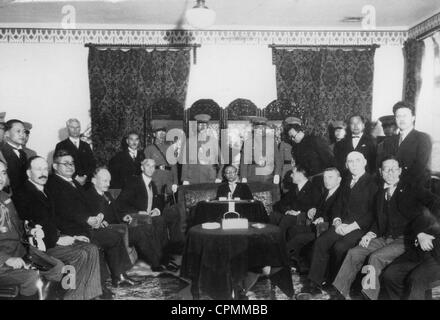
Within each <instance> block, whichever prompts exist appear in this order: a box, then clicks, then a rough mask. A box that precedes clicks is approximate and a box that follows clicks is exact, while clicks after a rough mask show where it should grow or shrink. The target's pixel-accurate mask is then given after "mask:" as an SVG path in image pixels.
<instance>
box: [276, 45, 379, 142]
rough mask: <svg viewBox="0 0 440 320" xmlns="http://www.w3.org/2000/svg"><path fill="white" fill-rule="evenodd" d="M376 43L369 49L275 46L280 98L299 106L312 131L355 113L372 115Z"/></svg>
mask: <svg viewBox="0 0 440 320" xmlns="http://www.w3.org/2000/svg"><path fill="white" fill-rule="evenodd" d="M374 53H375V47H371V48H367V49H365V50H354V49H352V50H342V49H319V50H301V49H294V50H288V49H274V50H273V60H274V64H275V66H276V80H277V95H278V99H282V100H288V101H289V102H290V103H291V104H292V105H294V106H295V108H296V110H295V114H297V115H299V116H300V118H302V120H303V123H304V124H305V128H306V130H307V131H308V132H310V133H314V134H318V135H321V136H323V137H326V134H327V131H328V124H329V123H330V122H331V121H333V120H345V119H346V118H347V117H348V116H349V115H350V114H352V113H360V114H362V115H364V116H365V117H367V118H371V105H372V91H373V90H372V89H373V74H374Z"/></svg>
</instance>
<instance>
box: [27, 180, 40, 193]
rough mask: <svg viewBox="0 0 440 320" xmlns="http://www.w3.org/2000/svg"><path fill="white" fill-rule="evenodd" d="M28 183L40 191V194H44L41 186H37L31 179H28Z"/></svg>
mask: <svg viewBox="0 0 440 320" xmlns="http://www.w3.org/2000/svg"><path fill="white" fill-rule="evenodd" d="M29 182H30V183H32V184H33V185H34V186H35V187H36V188H37V189H38V190H40V191H41V192H44V187H43V186H42V185H39V184H37V183H35V182H33V181H32V180H31V179H29Z"/></svg>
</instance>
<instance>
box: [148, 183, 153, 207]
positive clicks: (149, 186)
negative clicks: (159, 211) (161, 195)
mask: <svg viewBox="0 0 440 320" xmlns="http://www.w3.org/2000/svg"><path fill="white" fill-rule="evenodd" d="M147 194H148V199H147V212H148V213H149V212H150V211H151V209H152V207H153V189H152V188H151V182H150V183H148V185H147Z"/></svg>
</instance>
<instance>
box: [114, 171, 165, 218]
mask: <svg viewBox="0 0 440 320" xmlns="http://www.w3.org/2000/svg"><path fill="white" fill-rule="evenodd" d="M151 186H152V190H153V203H152V206H151V209H154V208H157V209H159V210H160V212H163V207H164V200H163V197H162V196H161V195H159V194H158V192H157V187H156V185H155V184H154V182H153V181H151ZM147 204H148V193H147V186H146V185H145V182H144V179H142V176H139V177H136V176H135V177H132V178H131V179H130V180H129V181H128V182H127V184H126V185H125V187H124V189H122V191H121V193H120V194H119V197H118V199H117V200H116V207H117V209H118V212H119V213H120V214H121V215H122V214H129V213H137V212H138V211H145V210H146V209H147Z"/></svg>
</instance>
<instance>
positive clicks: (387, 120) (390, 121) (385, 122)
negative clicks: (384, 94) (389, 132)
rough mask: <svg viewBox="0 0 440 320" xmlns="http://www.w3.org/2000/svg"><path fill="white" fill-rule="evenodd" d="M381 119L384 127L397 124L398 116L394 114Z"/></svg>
mask: <svg viewBox="0 0 440 320" xmlns="http://www.w3.org/2000/svg"><path fill="white" fill-rule="evenodd" d="M379 121H380V123H382V127H389V126H392V125H396V118H395V117H394V116H393V115H388V116H383V117H380V118H379Z"/></svg>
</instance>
